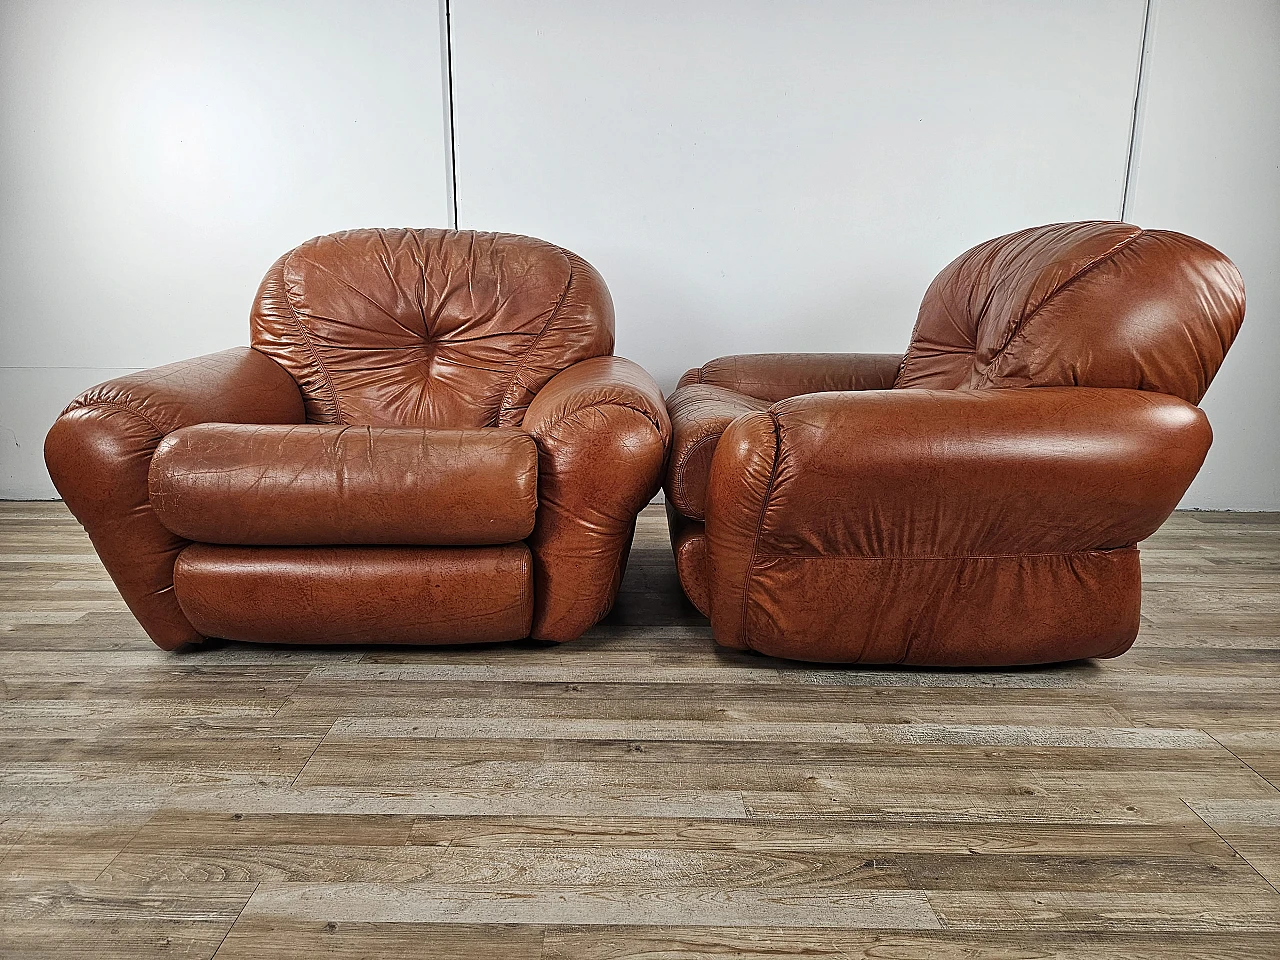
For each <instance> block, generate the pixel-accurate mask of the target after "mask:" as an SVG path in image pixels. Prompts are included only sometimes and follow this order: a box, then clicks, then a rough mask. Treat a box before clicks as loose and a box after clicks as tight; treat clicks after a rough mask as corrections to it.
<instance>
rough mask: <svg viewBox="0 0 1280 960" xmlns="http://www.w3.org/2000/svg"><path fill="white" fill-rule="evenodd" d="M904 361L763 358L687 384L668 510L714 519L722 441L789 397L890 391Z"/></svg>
mask: <svg viewBox="0 0 1280 960" xmlns="http://www.w3.org/2000/svg"><path fill="white" fill-rule="evenodd" d="M901 360H902V358H901V357H900V356H896V355H889V354H877V353H863V354H852V353H757V354H745V355H741V356H736V357H721V358H720V359H719V360H712V361H711V362H710V363H708V364H706V365H705V366H703V367H699V368H698V369H696V370H690V371H689V372H688V373H686V374H685V375H684V376H683V377H681V378H680V385H679V386H678V387H676V389H675V391H674V392H673V393H672V394H671V398H670V400H669V401H668V403H667V409H668V410H669V411H670V413H671V430H672V441H671V457H670V459H669V460H668V462H667V477H666V483H665V489H666V494H667V502H668V503H670V504H672V505H673V506H675V508H676V509H677V510H678V511H680V513H681V514H682V515H683V516H685V517H688V518H689V519H691V520H702V519H704V518H705V517H706V499H707V481H708V479H709V477H710V475H711V458H712V457H713V456H714V454H715V451H716V444H717V443H719V441H720V435H721V434H723V433H724V431H725V428H726V427H728V426H729V424H730V423H732V422H733V421H734V420H736V419H737V418H738V417H740V416H742V415H743V414H746V413H751V412H753V411H758V410H764V409H766V408H767V407H768V406H769V404H771V403H774V402H776V401H779V400H783V399H785V398H787V397H792V396H798V395H801V394H808V393H820V392H824V391H830V390H888V389H889V388H890V387H892V386H893V381H894V377H895V376H897V373H898V364H899V363H900V362H901Z"/></svg>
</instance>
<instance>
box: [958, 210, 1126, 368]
mask: <svg viewBox="0 0 1280 960" xmlns="http://www.w3.org/2000/svg"><path fill="white" fill-rule="evenodd" d="M1145 233H1146V231H1145V230H1143V229H1142V228H1139V229H1138V232H1137V233H1135V234H1134V235H1133V236H1131V237H1128V238H1127V239H1125V240H1122V241H1120V242H1119V243H1118V244H1116V245H1115V246H1114V247H1112V248H1111V249H1110V250H1108V251H1107V252H1106V253H1104V254H1103V255H1102V256H1100V257H1098V258H1097V259H1096V260H1091V261H1090V262H1089V263H1087V264H1085V265H1084V266H1083V267H1081V268H1080V269H1079V270H1077V271H1076V272H1075V273H1073V274H1072V275H1071V276H1069V277H1068V278H1067V279H1066V280H1064V281H1063V282H1062V283H1060V284H1058V286H1057V287H1056V288H1055V289H1054V291H1053V292H1052V293H1051V294H1049V296H1047V297H1045V298H1044V299H1043V300H1042V301H1040V303H1039V305H1037V307H1036V308H1035V309H1034V310H1032V311H1031V312H1030V313H1029V314H1027V315H1026V316H1025V317H1023V318H1022V322H1021V323H1020V324H1018V329H1017V330H1015V331H1014V332H1013V333H1012V334H1011V335H1010V336H1009V339H1008V340H1006V341H1005V342H1004V344H1003V345H1002V346H1001V347H1000V349H999V350H997V351H996V352H995V355H994V356H992V358H991V359H990V360H988V361H987V365H986V366H985V367H984V368H983V371H982V376H981V377H979V378H978V382H977V383H976V384H975V385H974V386H981V385H982V384H984V383H990V382H991V381H992V379H993V374H992V372H991V371H992V368H993V367H995V365H996V364H997V363H999V362H1000V360H1001V359H1002V358H1003V357H1004V356H1005V354H1006V353H1008V352H1009V348H1010V347H1012V346H1013V345H1014V343H1015V342H1017V341H1018V340H1019V339H1021V338H1022V336H1023V335H1024V334H1025V333H1026V332H1027V328H1028V327H1030V326H1031V321H1032V320H1034V319H1035V318H1036V317H1037V316H1039V315H1040V311H1041V310H1043V309H1044V308H1045V307H1047V306H1048V305H1049V304H1050V303H1052V302H1053V301H1054V300H1056V299H1057V298H1058V295H1059V294H1061V293H1062V291H1063V290H1065V289H1067V287H1069V286H1071V285H1072V284H1074V283H1075V282H1076V281H1077V280H1079V279H1080V278H1081V277H1083V276H1084V275H1085V274H1087V273H1090V272H1091V271H1093V269H1094V268H1095V267H1098V266H1100V265H1101V264H1104V263H1106V262H1107V261H1109V260H1113V259H1115V257H1116V255H1117V254H1119V253H1120V251H1121V250H1124V249H1125V248H1126V247H1128V246H1129V245H1130V244H1131V243H1133V242H1134V241H1136V240H1137V239H1138V238H1139V237H1141V236H1143V235H1144V234H1145ZM976 339H977V338H976V337H975V340H976ZM975 350H976V347H975Z"/></svg>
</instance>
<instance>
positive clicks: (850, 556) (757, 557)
mask: <svg viewBox="0 0 1280 960" xmlns="http://www.w3.org/2000/svg"><path fill="white" fill-rule="evenodd" d="M1134 549H1136V545H1135V544H1132V543H1131V544H1128V545H1126V546H1123V547H1093V548H1091V549H1089V550H1062V551H1059V552H1057V553H972V554H960V555H957V556H954V557H910V556H895V557H872V556H864V555H862V554H856V553H845V554H827V555H825V556H797V555H795V554H784V553H762V554H754V553H753V554H752V557H751V562H752V563H753V564H754V563H757V562H764V561H768V560H901V561H904V562H909V561H913V560H930V561H951V560H1022V559H1031V558H1035V557H1078V556H1082V555H1084V554H1090V553H1122V552H1123V551H1125V550H1134Z"/></svg>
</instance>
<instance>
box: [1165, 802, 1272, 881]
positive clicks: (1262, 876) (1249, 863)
mask: <svg viewBox="0 0 1280 960" xmlns="http://www.w3.org/2000/svg"><path fill="white" fill-rule="evenodd" d="M1178 799H1179V800H1181V801H1182V803H1183V805H1184V806H1185V807H1186V808H1187V809H1188V810H1190V811H1191V812H1192V813H1193V814H1195V817H1196V819H1197V820H1199V821H1200V822H1201V823H1203V824H1204V825H1205V826H1206V827H1208V828H1209V829H1210V830H1212V831H1213V835H1214V836H1215V837H1217V838H1218V839H1219V840H1221V841H1222V842H1223V843H1225V844H1226V845H1227V849H1229V850H1230V851H1231V852H1232V853H1234V854H1235V855H1236V856H1237V857H1239V858H1240V859H1241V860H1243V861H1244V862H1245V864H1246V865H1247V866H1248V867H1249V869H1250V870H1252V871H1253V872H1254V873H1256V874H1257V875H1258V879H1260V880H1261V881H1262V882H1263V883H1265V884H1266V885H1267V886H1268V887H1270V888H1271V890H1272V892H1273V893H1275V894H1276V895H1277V896H1280V888H1277V887H1276V885H1275V884H1274V883H1272V882H1271V881H1270V880H1269V879H1268V878H1267V877H1266V875H1265V874H1263V872H1262V871H1261V870H1259V869H1258V868H1257V867H1255V866H1254V865H1253V861H1251V860H1250V859H1249V858H1248V857H1246V856H1245V855H1244V854H1243V853H1241V852H1240V851H1239V850H1237V849H1236V848H1235V845H1234V844H1233V843H1232V842H1231V841H1230V840H1228V839H1227V838H1226V837H1224V836H1223V835H1222V834H1220V833H1219V832H1218V828H1217V827H1215V826H1214V825H1213V824H1212V823H1210V822H1209V821H1208V820H1206V819H1205V818H1204V817H1202V816H1200V811H1199V810H1197V809H1196V808H1195V807H1193V806H1192V805H1191V804H1190V803H1188V802H1187V799H1186V798H1185V797H1179V798H1178Z"/></svg>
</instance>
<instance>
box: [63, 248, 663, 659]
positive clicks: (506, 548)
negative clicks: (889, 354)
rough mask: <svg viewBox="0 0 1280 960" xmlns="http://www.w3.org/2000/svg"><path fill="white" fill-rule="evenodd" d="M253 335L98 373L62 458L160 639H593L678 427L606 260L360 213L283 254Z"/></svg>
mask: <svg viewBox="0 0 1280 960" xmlns="http://www.w3.org/2000/svg"><path fill="white" fill-rule="evenodd" d="M250 331H251V342H252V346H251V347H248V348H244V347H242V348H237V349H234V350H227V351H224V352H222V353H217V354H213V355H211V356H207V357H201V358H198V359H194V360H187V361H182V362H180V363H174V364H169V365H168V366H164V367H159V368H156V369H154V370H147V371H143V372H141V373H136V374H132V375H129V376H126V377H121V378H119V379H116V380H112V381H109V382H108V383H104V384H102V385H100V386H98V387H94V388H93V389H91V390H89V391H87V392H86V393H85V394H83V395H82V396H80V397H79V398H77V399H76V400H74V401H73V402H72V403H71V405H70V406H69V407H68V408H67V410H66V411H65V412H64V413H63V414H62V416H60V417H59V418H58V420H57V422H56V423H55V424H54V425H53V428H52V429H51V430H50V432H49V436H48V438H47V440H46V443H45V458H46V462H47V464H48V467H49V472H50V475H51V476H52V477H53V481H54V483H55V485H56V486H57V488H58V490H59V492H60V493H61V494H62V496H63V498H64V499H65V501H66V503H67V505H68V507H69V508H70V509H71V511H72V512H73V513H74V514H75V516H76V517H77V518H78V519H79V520H80V522H81V523H82V524H83V525H84V527H85V529H86V530H87V531H88V533H89V536H90V539H91V540H92V541H93V544H94V547H95V549H96V550H97V551H98V554H99V556H100V557H101V558H102V561H103V563H104V565H105V566H106V568H107V570H108V572H109V573H110V574H111V576H112V578H113V580H114V581H115V583H116V585H117V586H118V587H119V589H120V592H121V595H122V596H123V597H124V599H125V601H126V603H127V604H128V605H129V607H130V609H131V610H132V611H133V613H134V615H135V616H136V617H137V618H138V621H139V622H140V623H141V624H142V626H143V628H144V629H145V630H146V631H147V633H148V634H149V635H150V636H151V638H152V639H153V640H154V641H155V642H156V644H157V645H159V646H160V647H162V648H164V649H174V648H176V647H179V646H181V645H183V644H187V643H195V642H199V641H201V640H203V639H204V638H206V637H225V638H229V639H233V640H248V641H263V642H271V641H276V642H383V643H457V642H474V641H497V640H508V639H516V638H520V637H526V636H532V637H534V638H538V639H547V640H557V641H566V640H572V639H575V638H576V637H578V636H580V635H581V634H582V633H583V632H584V631H586V630H587V629H588V628H589V627H590V626H591V625H592V624H594V623H595V622H597V621H598V620H599V619H600V618H601V617H603V616H604V615H605V614H606V613H607V612H608V610H609V609H610V607H611V606H612V604H613V601H614V598H615V597H616V595H617V590H618V586H619V583H620V581H621V578H622V573H623V570H624V568H625V565H626V561H627V552H628V550H629V547H630V543H631V538H632V535H633V533H634V529H635V521H636V515H637V513H638V512H639V510H640V509H641V508H642V507H643V506H644V505H645V504H646V503H647V502H648V501H649V500H650V499H651V498H652V496H653V494H654V493H655V492H656V491H657V488H658V484H659V483H660V481H661V477H662V471H663V465H664V463H665V459H666V455H667V451H668V448H669V445H670V437H671V427H670V421H669V419H668V416H667V412H666V409H665V407H664V405H663V398H662V394H661V392H660V391H659V390H658V387H657V385H656V384H655V383H654V382H653V380H652V378H651V377H649V375H648V374H646V373H645V372H644V371H643V370H642V369H640V368H639V367H638V366H636V365H635V364H633V363H631V362H629V361H627V360H624V359H621V358H618V357H613V356H611V355H610V354H611V353H612V349H613V305H612V301H611V300H610V298H609V293H608V290H607V289H606V287H605V285H604V282H603V280H602V279H601V278H600V276H599V274H598V273H596V271H595V270H594V269H593V268H592V267H591V266H590V265H589V264H588V263H586V261H584V260H582V259H581V258H579V257H577V256H575V255H574V254H572V253H569V252H568V251H566V250H562V249H561V248H559V247H555V246H553V245H551V244H548V243H544V242H542V241H539V240H534V239H531V238H528V237H517V236H511V235H504V234H485V233H471V232H457V231H442V230H355V231H349V232H346V233H340V234H334V235H332V236H327V237H318V238H316V239H314V240H311V241H309V242H307V243H305V244H303V245H302V246H300V247H298V248H297V249H295V250H293V251H290V252H289V253H287V254H285V255H284V256H283V257H281V258H280V259H279V260H278V261H277V262H276V264H275V265H274V266H273V267H272V268H271V271H270V272H269V273H268V274H267V276H266V278H265V279H264V280H263V282H262V285H261V287H260V288H259V291H258V294H257V297H256V300H255V303H254V307H253V311H252V314H251V318H250Z"/></svg>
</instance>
